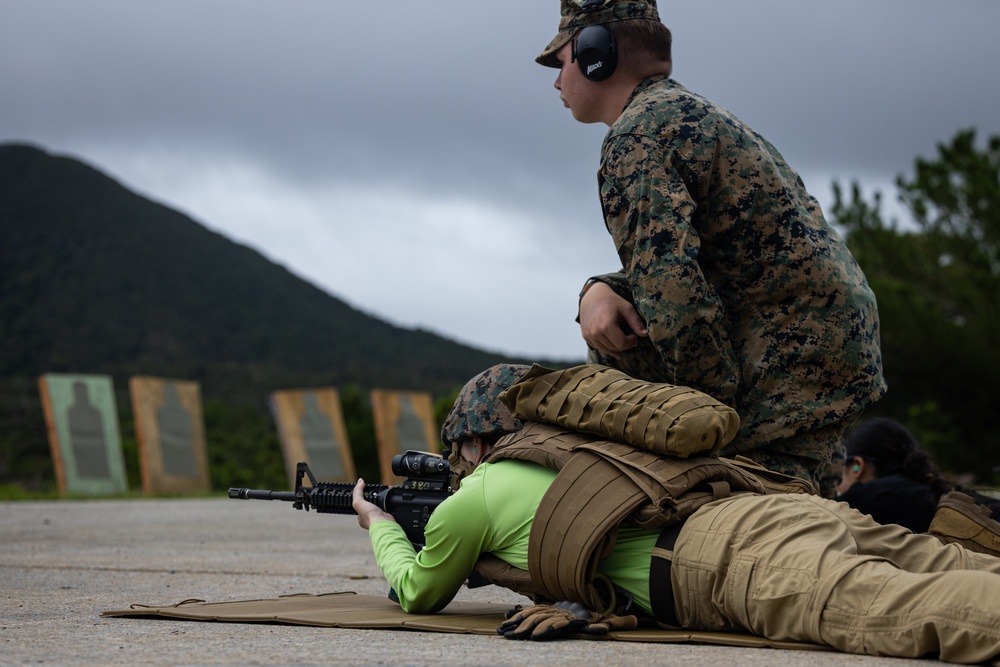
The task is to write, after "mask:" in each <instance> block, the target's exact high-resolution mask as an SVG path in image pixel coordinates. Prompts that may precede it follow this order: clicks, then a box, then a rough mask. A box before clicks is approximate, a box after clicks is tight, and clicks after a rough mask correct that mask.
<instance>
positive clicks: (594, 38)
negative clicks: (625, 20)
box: [573, 25, 618, 81]
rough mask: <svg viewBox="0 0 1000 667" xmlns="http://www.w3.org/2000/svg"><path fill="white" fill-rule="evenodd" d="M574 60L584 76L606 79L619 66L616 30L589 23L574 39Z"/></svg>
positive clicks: (593, 79)
mask: <svg viewBox="0 0 1000 667" xmlns="http://www.w3.org/2000/svg"><path fill="white" fill-rule="evenodd" d="M573 60H575V61H576V64H577V65H579V66H580V71H581V72H582V73H583V76H585V77H586V78H588V79H590V80H591V81H604V80H605V79H607V78H608V77H609V76H611V75H612V74H614V73H615V67H617V66H618V47H617V46H616V45H615V33H614V30H612V29H611V28H609V27H608V26H604V25H588V26H587V27H586V28H584V29H583V30H581V31H580V32H579V33H577V35H576V39H574V40H573Z"/></svg>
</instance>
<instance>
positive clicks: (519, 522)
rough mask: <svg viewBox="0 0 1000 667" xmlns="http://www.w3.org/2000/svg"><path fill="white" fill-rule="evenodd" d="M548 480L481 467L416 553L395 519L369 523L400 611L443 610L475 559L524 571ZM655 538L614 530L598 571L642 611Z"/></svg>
mask: <svg viewBox="0 0 1000 667" xmlns="http://www.w3.org/2000/svg"><path fill="white" fill-rule="evenodd" d="M555 476H556V471H554V470H550V469H548V468H544V467H542V466H540V465H536V464H534V463H527V462H523V461H513V460H503V461H498V462H497V463H483V464H481V465H480V466H479V467H477V468H476V470H475V471H474V472H473V473H472V474H471V475H469V476H468V477H467V478H465V479H464V480H463V481H462V486H461V488H460V489H459V490H458V491H456V492H455V494H454V495H453V496H451V497H450V498H448V499H447V500H445V501H444V502H443V503H441V504H440V505H439V506H438V507H437V509H435V510H434V514H432V515H431V518H430V521H428V523H427V527H426V529H425V531H424V537H425V540H426V546H425V547H424V548H423V549H422V550H421V551H420V552H419V553H418V552H415V551H414V549H413V546H412V545H411V544H410V542H409V540H408V539H407V538H406V534H405V533H404V532H403V529H402V528H401V527H400V526H399V524H397V523H396V522H395V521H376V522H375V523H373V524H372V525H371V527H370V529H369V533H370V535H371V542H372V549H373V550H374V552H375V561H376V562H377V563H378V566H379V568H380V569H381V570H382V574H384V575H385V578H386V579H387V580H388V581H389V585H390V586H392V588H393V589H394V590H395V591H396V595H398V596H399V601H400V604H401V605H402V607H403V610H404V611H406V612H409V613H415V614H419V613H430V612H435V611H439V610H440V609H442V608H444V607H445V605H447V604H448V603H449V602H450V601H451V600H452V598H454V597H455V594H456V593H457V592H458V590H459V589H460V588H461V587H462V584H463V583H464V582H465V580H466V579H467V578H468V577H469V574H470V573H471V572H472V569H473V567H474V566H475V563H476V561H477V560H478V559H479V556H480V554H483V553H491V554H493V555H495V556H497V557H498V558H500V559H502V560H504V561H506V562H507V563H509V564H510V565H513V566H514V567H518V568H521V569H524V570H527V569H528V538H529V535H530V532H531V522H532V520H533V519H534V515H535V510H537V509H538V504H539V503H540V502H541V500H542V496H544V495H545V492H546V490H548V488H549V485H550V484H551V483H552V480H553V479H555ZM658 535H659V533H657V532H654V531H646V530H638V529H635V528H628V527H625V526H623V527H621V528H620V530H619V534H618V541H617V543H616V545H615V550H614V552H613V553H612V555H611V556H610V557H609V558H607V559H605V560H604V561H602V562H601V564H600V566H599V568H598V569H599V570H600V571H601V572H603V573H604V574H606V575H607V576H608V577H609V578H610V579H611V580H612V581H613V582H614V583H616V584H617V585H618V586H620V587H622V588H624V589H625V590H627V591H629V592H630V593H631V594H632V596H633V598H634V600H635V602H636V603H637V604H638V605H639V606H640V607H641V608H643V609H644V610H645V611H647V612H649V610H650V602H649V567H650V562H651V556H650V554H651V552H652V550H653V546H654V545H655V543H656V539H657V537H658Z"/></svg>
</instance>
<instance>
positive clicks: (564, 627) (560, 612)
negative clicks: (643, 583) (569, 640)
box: [497, 600, 639, 641]
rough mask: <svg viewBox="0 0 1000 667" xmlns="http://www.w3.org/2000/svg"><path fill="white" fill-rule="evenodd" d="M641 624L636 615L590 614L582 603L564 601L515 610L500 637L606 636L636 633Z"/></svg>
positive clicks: (499, 632)
mask: <svg viewBox="0 0 1000 667" xmlns="http://www.w3.org/2000/svg"><path fill="white" fill-rule="evenodd" d="M638 625H639V619H638V618H636V617H635V616H616V615H614V614H599V613H597V612H593V611H590V610H589V609H587V608H586V607H584V606H583V605H582V604H580V603H579V602H569V601H566V600H564V601H561V602H556V603H553V604H536V605H534V606H531V607H528V608H527V609H512V610H511V611H509V612H507V620H506V621H504V622H503V623H502V624H501V625H500V627H499V628H497V634H500V635H503V636H504V637H506V638H507V639H531V640H533V641H542V640H546V639H553V638H555V637H558V636H559V635H562V634H564V633H566V632H583V633H585V634H588V635H606V634H608V632H610V631H612V630H632V629H634V628H636V627H638Z"/></svg>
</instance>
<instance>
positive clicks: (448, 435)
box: [441, 364, 531, 449]
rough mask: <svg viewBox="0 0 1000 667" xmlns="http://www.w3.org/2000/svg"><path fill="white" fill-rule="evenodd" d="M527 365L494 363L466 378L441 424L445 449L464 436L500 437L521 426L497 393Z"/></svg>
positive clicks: (520, 373)
mask: <svg viewBox="0 0 1000 667" xmlns="http://www.w3.org/2000/svg"><path fill="white" fill-rule="evenodd" d="M530 369H531V366H522V365H516V364H497V365H496V366H492V367H490V368H488V369H486V370H485V371H483V372H482V373H480V374H479V375H477V376H475V377H474V378H472V379H471V380H469V381H468V382H467V383H466V385H465V386H464V387H462V390H461V391H460V392H458V397H457V398H456V399H455V405H454V406H453V407H452V408H451V412H449V413H448V417H447V418H446V419H445V421H444V426H442V427H441V440H442V441H443V442H444V445H445V448H446V449H452V448H453V447H454V446H455V445H457V444H458V443H460V442H462V441H463V440H466V439H468V438H476V437H489V436H501V435H506V434H508V433H513V432H514V431H516V430H518V429H519V428H521V422H520V421H519V420H517V419H515V418H514V417H512V416H511V414H510V412H508V411H507V407H506V406H505V405H504V404H503V403H502V402H501V401H500V394H501V393H502V392H503V391H504V390H506V389H507V388H509V387H510V386H511V385H513V384H514V383H515V382H517V381H518V380H520V379H521V378H522V377H523V376H524V374H525V373H527V372H528V371H529V370H530Z"/></svg>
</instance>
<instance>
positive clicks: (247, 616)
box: [102, 592, 829, 650]
mask: <svg viewBox="0 0 1000 667" xmlns="http://www.w3.org/2000/svg"><path fill="white" fill-rule="evenodd" d="M508 608H509V605H506V604H497V603H483V602H460V601H456V602H452V603H451V604H450V605H448V606H447V607H446V608H445V609H444V611H441V612H438V613H437V614H407V613H405V612H404V611H403V610H402V609H400V607H399V605H398V604H396V603H395V602H392V601H391V600H389V599H388V598H383V597H378V596H374V595H358V594H356V593H351V592H343V593H325V594H321V595H308V594H301V595H287V596H282V597H279V598H272V599H265V600H238V601H234V602H205V601H203V600H184V601H183V602H178V603H177V604H173V605H166V606H156V605H147V604H133V605H131V606H130V607H129V608H128V609H122V610H117V611H106V612H104V613H103V614H102V616H134V617H141V618H151V617H153V618H173V619H182V620H187V621H223V622H229V623H283V624H287V625H311V626H316V627H330V628H355V629H369V630H391V629H401V630H418V631H423V632H455V633H464V634H475V635H493V634H496V631H497V627H498V626H499V625H500V624H501V623H502V622H503V621H504V612H506V611H507V609H508ZM573 636H574V637H577V638H581V639H613V640H618V641H633V642H652V643H669V644H676V643H683V642H694V643H700V644H715V645H718V646H745V647H751V648H752V647H762V648H763V647H770V648H783V649H809V650H829V649H826V648H825V647H822V646H817V645H815V644H803V643H797V642H774V641H769V640H767V639H763V638H761V637H754V636H751V635H741V634H730V633H723V632H693V631H688V630H664V629H661V628H640V629H637V630H628V631H622V632H612V633H610V634H608V635H605V636H604V637H593V636H589V635H583V634H578V635H573Z"/></svg>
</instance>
